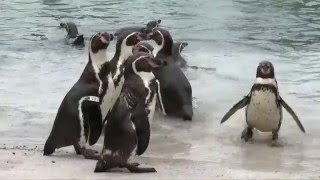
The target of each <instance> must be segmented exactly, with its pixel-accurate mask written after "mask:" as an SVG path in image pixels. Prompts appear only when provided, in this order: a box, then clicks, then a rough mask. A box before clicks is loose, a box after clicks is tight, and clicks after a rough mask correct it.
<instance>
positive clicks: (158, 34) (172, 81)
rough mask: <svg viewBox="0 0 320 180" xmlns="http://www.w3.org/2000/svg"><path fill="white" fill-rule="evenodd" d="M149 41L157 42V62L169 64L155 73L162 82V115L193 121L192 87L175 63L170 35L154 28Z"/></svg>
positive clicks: (154, 51) (155, 54)
mask: <svg viewBox="0 0 320 180" xmlns="http://www.w3.org/2000/svg"><path fill="white" fill-rule="evenodd" d="M148 39H152V40H154V41H155V42H156V45H155V47H154V50H153V54H154V56H155V58H156V60H159V61H162V62H163V63H166V64H167V65H166V66H163V67H161V68H157V69H155V70H154V71H153V73H154V75H155V76H156V78H157V79H158V80H159V82H160V92H161V95H162V102H163V107H164V109H163V111H162V113H163V114H166V115H169V116H175V117H181V118H182V119H184V120H185V121H186V120H188V121H191V120H192V117H193V108H192V87H191V85H190V82H189V80H188V79H187V77H186V76H185V75H184V73H183V72H182V70H181V68H180V67H179V66H178V65H177V64H176V63H175V60H174V57H173V55H172V46H173V40H172V37H171V35H170V33H169V32H168V31H167V30H165V29H162V28H154V29H153V30H152V32H150V33H148Z"/></svg>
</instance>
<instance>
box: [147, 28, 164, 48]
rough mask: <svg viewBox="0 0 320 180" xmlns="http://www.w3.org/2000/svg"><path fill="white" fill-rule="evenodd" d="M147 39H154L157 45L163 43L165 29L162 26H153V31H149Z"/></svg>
mask: <svg viewBox="0 0 320 180" xmlns="http://www.w3.org/2000/svg"><path fill="white" fill-rule="evenodd" d="M147 39H152V40H154V41H155V42H156V43H157V45H159V46H160V45H161V44H162V43H163V41H164V35H163V31H162V30H161V29H160V28H153V29H152V31H151V32H149V33H148V36H147Z"/></svg>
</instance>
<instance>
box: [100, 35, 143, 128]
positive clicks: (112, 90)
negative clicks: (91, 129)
mask: <svg viewBox="0 0 320 180" xmlns="http://www.w3.org/2000/svg"><path fill="white" fill-rule="evenodd" d="M143 40H144V39H143V38H142V37H141V33H139V32H124V33H123V34H121V35H120V36H119V37H118V39H117V43H116V51H115V54H114V56H113V58H112V59H111V60H110V61H109V66H108V68H109V69H110V73H109V74H106V75H105V77H104V78H105V79H106V81H107V82H108V87H107V88H104V91H103V93H102V95H103V97H101V99H102V101H101V111H102V117H103V122H106V120H107V119H108V113H109V111H110V110H111V108H112V107H113V105H114V103H115V102H116V100H117V98H118V97H119V95H120V93H121V89H122V85H123V83H124V77H123V73H124V63H125V61H126V60H127V59H128V57H129V56H130V55H132V49H133V46H134V45H136V44H137V43H138V42H140V41H143ZM106 92H107V93H106Z"/></svg>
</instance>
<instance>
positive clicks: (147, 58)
mask: <svg viewBox="0 0 320 180" xmlns="http://www.w3.org/2000/svg"><path fill="white" fill-rule="evenodd" d="M164 65H165V64H164V63H162V62H161V61H157V60H156V59H155V58H154V57H153V55H152V54H149V53H145V52H137V53H135V54H133V55H131V56H130V57H129V58H128V59H127V60H126V61H125V63H124V67H125V68H124V69H125V70H124V78H125V79H126V78H127V77H129V76H131V74H132V73H134V74H138V75H139V74H141V73H142V72H146V73H151V72H152V70H154V69H155V68H159V67H162V66H164Z"/></svg>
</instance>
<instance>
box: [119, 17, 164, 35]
mask: <svg viewBox="0 0 320 180" xmlns="http://www.w3.org/2000/svg"><path fill="white" fill-rule="evenodd" d="M160 23H161V19H159V20H153V21H149V22H148V23H147V25H146V26H145V27H143V26H129V27H124V28H120V29H118V30H117V31H116V32H115V33H114V35H115V36H119V35H121V34H122V33H124V32H140V33H142V34H143V35H146V34H147V33H149V32H151V31H152V29H153V28H155V27H158V26H159V24H160Z"/></svg>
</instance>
